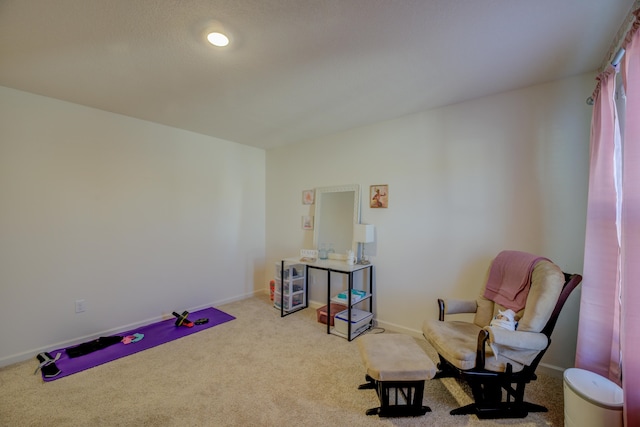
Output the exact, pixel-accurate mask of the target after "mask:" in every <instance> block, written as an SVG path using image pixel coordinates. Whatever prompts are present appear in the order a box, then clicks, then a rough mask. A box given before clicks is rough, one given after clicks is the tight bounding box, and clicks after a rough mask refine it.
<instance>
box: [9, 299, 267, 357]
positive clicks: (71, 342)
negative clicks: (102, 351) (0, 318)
mask: <svg viewBox="0 0 640 427" xmlns="http://www.w3.org/2000/svg"><path fill="white" fill-rule="evenodd" d="M262 292H263V291H262V290H257V291H253V292H249V293H247V294H243V295H238V296H235V297H231V298H225V299H222V300H218V301H214V302H210V303H208V304H202V305H199V306H196V307H191V308H187V309H186V310H187V311H189V312H194V311H198V310H202V309H204V308H208V307H215V306H220V305H223V304H228V303H231V302H235V301H240V300H243V299H246V298H250V297H252V296H255V295H257V294H259V293H262ZM267 292H268V290H267ZM170 318H171V316H156V317H152V318H150V319H145V320H141V321H139V322H134V323H129V324H128V325H121V326H118V327H115V328H111V329H108V330H104V331H101V332H98V333H95V334H91V335H85V336H82V337H78V338H74V339H72V340H67V341H60V342H57V343H55V344H51V345H47V346H46V347H38V348H34V349H31V350H27V351H24V352H22V353H17V354H12V355H10V356H6V357H3V358H2V359H0V368H2V367H4V366H9V365H13V364H14V363H18V362H22V361H25V360H28V359H31V358H34V361H35V357H36V355H38V354H40V353H42V352H45V351H51V350H55V349H58V348H66V347H71V346H74V345H78V344H82V343H84V342H87V341H91V340H94V339H96V338H99V337H105V336H109V335H114V334H117V333H118V332H122V331H128V330H131V329H136V328H140V327H142V326H147V325H150V324H151V323H155V322H160V321H162V320H166V319H170ZM54 357H55V355H54ZM34 366H35V365H34Z"/></svg>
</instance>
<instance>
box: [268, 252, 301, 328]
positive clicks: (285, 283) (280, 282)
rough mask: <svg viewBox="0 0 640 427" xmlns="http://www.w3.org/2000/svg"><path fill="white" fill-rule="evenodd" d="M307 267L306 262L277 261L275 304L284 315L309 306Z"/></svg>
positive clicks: (282, 315)
mask: <svg viewBox="0 0 640 427" xmlns="http://www.w3.org/2000/svg"><path fill="white" fill-rule="evenodd" d="M306 272H307V269H306V267H305V265H304V264H301V263H292V262H288V261H286V260H282V261H281V262H278V263H276V274H275V280H276V286H275V292H274V297H273V306H274V307H275V308H277V309H279V310H280V316H281V317H284V316H287V315H289V314H292V313H295V312H296V311H298V310H302V309H303V308H306V307H308V306H309V295H308V293H307V276H306Z"/></svg>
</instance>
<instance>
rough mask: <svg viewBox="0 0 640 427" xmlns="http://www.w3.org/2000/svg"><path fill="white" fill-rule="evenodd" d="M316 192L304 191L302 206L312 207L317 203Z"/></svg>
mask: <svg viewBox="0 0 640 427" xmlns="http://www.w3.org/2000/svg"><path fill="white" fill-rule="evenodd" d="M315 195H316V192H315V190H304V191H303V192H302V204H303V205H312V204H313V203H314V202H315Z"/></svg>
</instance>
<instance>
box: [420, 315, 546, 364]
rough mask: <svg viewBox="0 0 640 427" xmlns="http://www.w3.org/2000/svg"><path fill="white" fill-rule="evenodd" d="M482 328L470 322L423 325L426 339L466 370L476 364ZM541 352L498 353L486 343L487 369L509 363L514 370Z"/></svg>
mask: <svg viewBox="0 0 640 427" xmlns="http://www.w3.org/2000/svg"><path fill="white" fill-rule="evenodd" d="M481 329H482V328H480V327H478V326H477V325H475V324H473V323H471V322H464V321H458V320H453V321H447V322H441V321H439V320H432V319H430V320H426V321H425V322H424V324H423V325H422V333H423V335H424V337H425V339H426V340H427V341H428V342H429V344H431V345H432V346H433V348H434V349H435V350H436V351H437V352H438V354H439V355H440V356H442V357H443V358H444V359H446V360H447V361H448V362H449V363H451V364H452V365H453V366H455V367H456V368H458V369H462V370H463V371H467V370H469V369H473V368H475V366H476V349H477V346H478V334H479V333H480V330H481ZM537 354H538V351H537V350H536V351H522V350H520V351H515V352H514V351H513V350H510V349H503V351H502V352H501V353H500V354H498V356H497V357H496V355H495V354H494V352H493V350H492V349H491V346H489V345H487V346H486V352H485V369H487V370H489V371H493V372H504V371H506V369H507V363H509V364H511V368H512V370H513V372H519V371H521V370H522V369H523V368H524V364H523V363H521V362H526V363H529V362H531V360H533V358H534V357H535V356H536V355H537Z"/></svg>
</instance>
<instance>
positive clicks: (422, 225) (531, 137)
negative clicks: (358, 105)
mask: <svg viewBox="0 0 640 427" xmlns="http://www.w3.org/2000/svg"><path fill="white" fill-rule="evenodd" d="M593 78H594V76H593V75H591V74H588V75H582V76H578V77H574V78H569V79H566V80H562V81H557V82H553V83H550V84H544V85H539V86H535V87H530V88H527V89H523V90H518V91H512V92H508V93H503V94H498V95H494V96H490V97H484V98H481V99H476V100H474V101H470V102H465V103H460V104H457V105H452V106H448V107H444V108H438V109H434V110H429V111H425V112H422V113H419V114H414V115H410V116H406V117H402V118H398V119H396V120H392V121H387V122H382V123H377V124H375V125H372V126H367V127H363V128H359V129H353V130H350V131H347V132H343V133H340V134H336V135H332V136H329V137H326V138H321V139H317V140H313V141H309V142H308V143H303V144H298V145H295V146H291V147H285V148H281V149H277V150H271V151H268V152H267V204H266V206H267V230H266V239H267V240H266V241H267V260H268V263H267V266H268V267H269V266H271V265H273V263H274V262H275V261H277V260H278V259H280V258H281V257H287V256H295V255H296V254H298V252H299V250H300V249H301V248H311V247H312V242H313V232H312V231H303V230H302V229H301V226H300V221H301V219H300V218H301V216H302V215H309V214H313V206H311V207H309V206H305V205H302V202H301V192H302V190H305V189H310V188H314V187H321V186H329V185H341V184H352V183H357V184H360V185H361V188H362V194H363V197H362V214H361V215H362V222H364V223H372V224H375V226H376V243H375V244H372V245H368V246H372V248H371V249H370V250H368V253H369V254H371V255H373V256H372V260H373V262H374V263H375V269H376V292H377V294H376V296H377V302H376V306H377V307H376V318H377V320H378V322H379V325H380V326H383V327H389V328H395V329H398V330H404V331H406V332H411V333H414V334H420V332H419V331H420V329H421V324H422V322H423V320H424V319H426V318H437V307H436V299H437V298H438V297H441V296H450V297H463V298H464V297H471V298H475V297H476V296H477V295H478V294H479V293H480V291H481V288H482V286H483V283H482V279H483V275H484V273H485V271H486V268H487V265H488V263H489V261H490V260H491V259H492V258H493V257H494V256H495V255H496V254H497V253H498V252H499V251H500V250H503V249H515V250H523V251H529V252H533V253H537V254H540V255H543V256H546V257H549V258H551V259H552V260H554V261H555V262H556V263H557V264H559V265H560V266H561V267H562V268H563V269H564V270H565V271H567V272H577V273H581V271H582V261H583V245H584V227H585V216H586V213H585V212H586V211H585V209H586V195H587V177H588V156H589V131H590V118H591V109H590V107H589V106H588V105H586V103H585V99H586V98H587V96H589V94H590V93H591V92H592V91H593V87H594V80H593ZM375 184H388V185H389V194H390V196H389V208H388V209H371V208H369V205H368V203H367V200H368V195H369V186H370V185H375ZM271 274H272V273H271V272H270V268H269V269H267V277H266V279H265V281H266V280H268V279H269V276H270V275H271ZM311 295H312V297H314V296H315V298H314V299H319V301H320V302H322V301H323V298H322V297H320V298H317V296H319V295H324V294H323V293H322V292H320V291H318V290H313V289H312V292H311ZM578 301H579V295H578V294H574V295H573V297H572V298H571V299H570V301H569V303H568V306H566V307H565V311H564V312H563V314H562V315H561V319H560V323H559V324H558V326H557V327H556V331H555V334H554V344H553V345H552V346H551V348H550V350H549V352H548V353H547V355H546V357H545V359H544V360H543V362H544V363H546V364H548V365H551V366H557V367H569V366H573V360H574V353H575V336H576V330H577V311H578Z"/></svg>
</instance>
